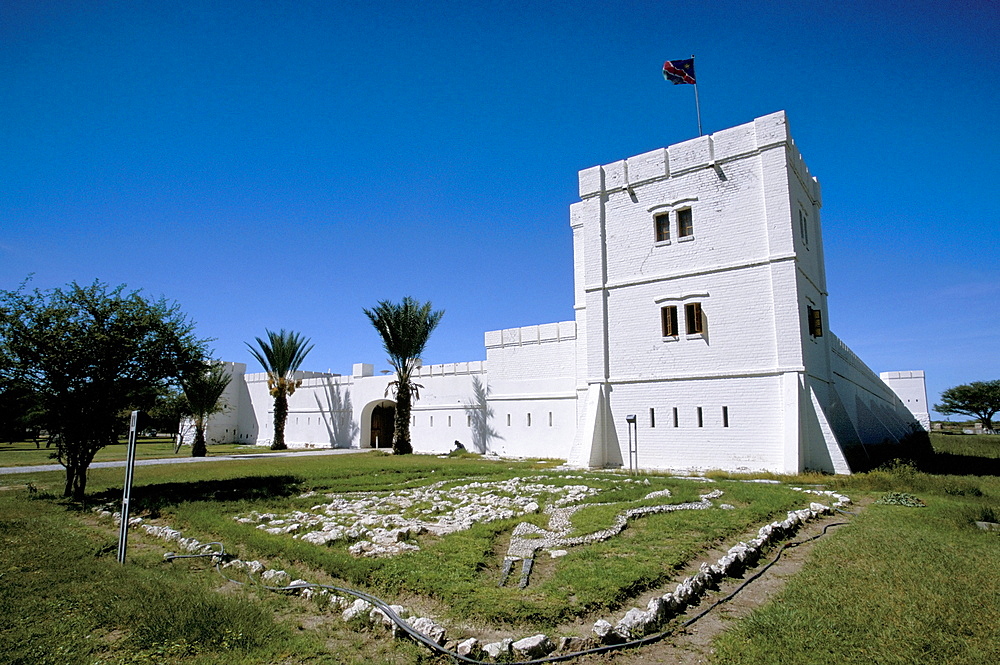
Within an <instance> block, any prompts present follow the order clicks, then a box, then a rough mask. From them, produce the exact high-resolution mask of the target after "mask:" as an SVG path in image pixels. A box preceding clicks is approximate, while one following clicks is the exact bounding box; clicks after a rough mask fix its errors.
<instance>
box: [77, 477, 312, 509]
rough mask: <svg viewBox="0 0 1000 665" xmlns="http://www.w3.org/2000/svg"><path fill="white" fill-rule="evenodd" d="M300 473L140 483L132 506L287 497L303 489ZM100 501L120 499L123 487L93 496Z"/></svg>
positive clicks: (155, 507)
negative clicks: (151, 483)
mask: <svg viewBox="0 0 1000 665" xmlns="http://www.w3.org/2000/svg"><path fill="white" fill-rule="evenodd" d="M302 482H303V479H302V478H299V477H297V476H289V475H281V476H248V477H244V478H228V479H225V480H196V481H191V482H186V483H159V484H154V485H141V486H138V487H134V488H133V489H132V497H131V502H130V503H131V507H132V510H133V511H135V510H150V511H153V510H157V509H159V508H163V507H165V506H171V505H177V504H181V503H187V502H191V501H258V500H261V499H271V498H284V497H289V496H293V495H295V494H298V493H300V492H301V485H302ZM93 498H94V499H95V500H96V501H98V502H105V501H109V502H115V501H121V498H122V490H121V489H120V488H110V489H107V490H105V491H103V492H101V493H99V494H96V495H94V497H93Z"/></svg>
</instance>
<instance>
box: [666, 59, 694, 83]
mask: <svg viewBox="0 0 1000 665" xmlns="http://www.w3.org/2000/svg"><path fill="white" fill-rule="evenodd" d="M663 78H664V79H666V80H667V81H670V82H671V83H673V84H674V85H680V84H682V83H687V84H690V85H694V84H695V80H694V58H688V59H687V60H667V61H666V62H665V63H663Z"/></svg>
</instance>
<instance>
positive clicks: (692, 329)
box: [684, 302, 705, 335]
mask: <svg viewBox="0 0 1000 665" xmlns="http://www.w3.org/2000/svg"><path fill="white" fill-rule="evenodd" d="M684 320H685V323H687V334H689V335H699V334H701V333H704V332H705V315H704V314H703V313H702V311H701V303H700V302H690V303H688V304H686V305H684Z"/></svg>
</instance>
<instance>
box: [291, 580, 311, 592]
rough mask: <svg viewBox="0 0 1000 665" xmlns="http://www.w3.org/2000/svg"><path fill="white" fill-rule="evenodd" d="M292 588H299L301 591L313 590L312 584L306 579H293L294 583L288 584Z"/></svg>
mask: <svg viewBox="0 0 1000 665" xmlns="http://www.w3.org/2000/svg"><path fill="white" fill-rule="evenodd" d="M288 587H289V588H291V589H298V590H299V591H311V588H310V587H312V584H311V583H310V582H307V581H306V580H292V583H291V584H289V585H288Z"/></svg>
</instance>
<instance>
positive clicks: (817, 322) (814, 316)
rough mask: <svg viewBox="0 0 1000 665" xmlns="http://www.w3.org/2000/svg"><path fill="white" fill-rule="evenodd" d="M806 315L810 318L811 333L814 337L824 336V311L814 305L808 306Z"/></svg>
mask: <svg viewBox="0 0 1000 665" xmlns="http://www.w3.org/2000/svg"><path fill="white" fill-rule="evenodd" d="M806 316H807V317H808V319H809V334H810V335H812V336H813V337H822V336H823V312H822V311H821V310H818V309H813V308H812V307H806Z"/></svg>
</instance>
